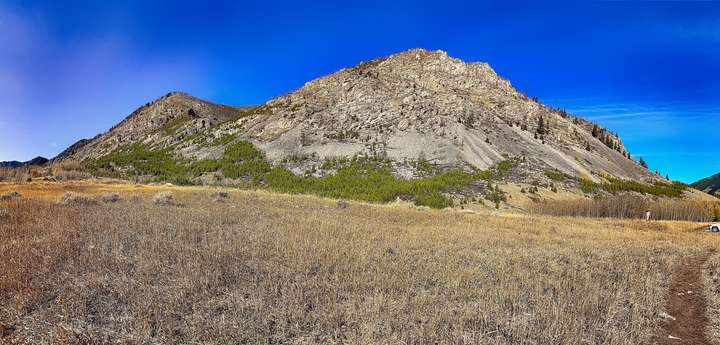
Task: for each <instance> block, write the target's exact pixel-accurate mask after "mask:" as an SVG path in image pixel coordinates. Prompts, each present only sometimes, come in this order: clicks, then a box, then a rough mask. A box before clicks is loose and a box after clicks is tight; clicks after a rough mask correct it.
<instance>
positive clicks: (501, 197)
mask: <svg viewBox="0 0 720 345" xmlns="http://www.w3.org/2000/svg"><path fill="white" fill-rule="evenodd" d="M485 199H487V200H488V201H491V202H492V203H494V204H495V208H496V209H499V208H500V203H502V202H507V194H506V193H505V192H504V191H503V190H501V189H500V186H498V185H495V187H493V186H492V185H490V186H489V188H488V191H487V193H485Z"/></svg>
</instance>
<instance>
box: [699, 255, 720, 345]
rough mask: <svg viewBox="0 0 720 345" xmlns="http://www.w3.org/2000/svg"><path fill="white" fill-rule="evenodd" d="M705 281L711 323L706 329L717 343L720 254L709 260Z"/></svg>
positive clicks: (718, 334) (719, 338)
mask: <svg viewBox="0 0 720 345" xmlns="http://www.w3.org/2000/svg"><path fill="white" fill-rule="evenodd" d="M703 278H704V279H703V282H704V283H705V290H704V291H705V299H706V300H707V304H708V310H707V315H708V316H710V317H709V318H708V321H709V324H708V327H707V329H706V332H707V336H708V338H709V339H712V340H713V341H714V342H715V343H720V318H718V315H720V254H716V255H714V256H712V257H711V258H710V260H708V262H707V264H706V265H705V271H704V274H703Z"/></svg>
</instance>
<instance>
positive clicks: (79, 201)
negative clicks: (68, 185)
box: [61, 192, 97, 206]
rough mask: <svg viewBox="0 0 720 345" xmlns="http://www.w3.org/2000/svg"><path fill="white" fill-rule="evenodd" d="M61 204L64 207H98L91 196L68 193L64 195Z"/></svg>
mask: <svg viewBox="0 0 720 345" xmlns="http://www.w3.org/2000/svg"><path fill="white" fill-rule="evenodd" d="M61 203H62V204H63V205H75V206H90V205H96V204H97V200H95V199H94V198H93V197H91V196H89V195H82V194H77V193H72V192H67V193H65V195H63V197H62V200H61Z"/></svg>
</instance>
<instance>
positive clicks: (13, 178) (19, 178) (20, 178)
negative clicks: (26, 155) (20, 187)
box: [0, 167, 32, 183]
mask: <svg viewBox="0 0 720 345" xmlns="http://www.w3.org/2000/svg"><path fill="white" fill-rule="evenodd" d="M29 181H32V176H31V175H30V169H28V168H27V167H23V168H0V182H14V183H25V182H29Z"/></svg>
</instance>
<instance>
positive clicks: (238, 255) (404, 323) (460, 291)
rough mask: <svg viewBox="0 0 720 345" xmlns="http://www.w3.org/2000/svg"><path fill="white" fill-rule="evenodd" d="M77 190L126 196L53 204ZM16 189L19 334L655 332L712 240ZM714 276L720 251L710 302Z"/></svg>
mask: <svg viewBox="0 0 720 345" xmlns="http://www.w3.org/2000/svg"><path fill="white" fill-rule="evenodd" d="M68 190H69V191H74V192H77V193H83V194H87V195H104V194H108V193H118V194H119V196H120V200H119V201H116V202H108V203H105V202H98V203H96V204H87V205H85V204H73V205H65V204H62V203H59V202H58V200H60V199H61V198H62V196H63V194H64V193H65V192H66V191H68ZM168 190H169V191H172V192H173V193H174V195H173V196H174V198H173V200H172V202H170V203H163V204H156V203H154V202H153V198H154V196H155V194H156V193H158V192H160V191H168ZM9 191H18V192H20V193H21V194H22V197H21V198H19V199H16V200H11V201H3V202H0V267H2V270H0V327H2V329H1V331H2V334H1V336H2V337H1V338H0V343H9V344H13V343H29V344H104V343H108V344H110V343H113V344H116V343H120V344H633V345H634V344H654V343H656V340H655V337H656V336H657V335H658V334H661V332H660V329H661V328H662V327H663V325H664V323H666V322H668V321H667V320H665V319H663V318H662V317H661V315H662V314H663V312H664V311H665V305H666V302H667V299H668V291H669V287H670V284H671V281H672V279H673V272H674V271H675V267H676V264H677V263H678V262H680V260H681V259H682V258H686V257H692V256H697V255H703V254H704V253H708V252H709V251H714V250H717V249H718V248H720V236H714V235H712V234H709V233H706V232H704V231H703V229H701V227H702V226H703V224H700V223H690V222H660V221H658V222H643V221H633V220H610V219H605V220H599V219H590V218H561V217H550V216H533V215H527V214H521V213H510V212H509V211H500V212H492V211H490V210H479V211H467V210H429V209H417V208H414V207H411V206H408V205H405V204H393V205H369V204H362V203H353V202H350V203H349V204H348V205H347V207H345V205H339V204H338V203H337V201H335V200H329V199H321V198H317V197H312V196H288V195H278V194H271V193H267V192H252V191H232V190H225V191H228V192H229V196H228V197H223V196H218V195H211V194H212V193H213V192H216V191H217V190H215V189H203V188H200V187H197V188H178V187H164V186H133V185H123V184H90V183H80V182H78V183H74V184H73V183H62V184H60V183H47V184H41V183H31V184H24V185H11V184H0V194H2V193H6V192H9ZM718 275H720V257H718V256H713V258H712V259H711V260H710V261H708V264H707V269H706V270H705V274H704V282H705V285H704V286H705V288H704V290H703V291H704V296H706V297H707V300H708V313H718V311H719V310H720V298H718V297H719V296H720V294H718V293H719V292H720V282H719V281H720V277H719V276H718ZM699 288H700V289H702V288H701V287H699ZM698 293H699V291H698ZM710 319H711V320H710V325H709V327H708V329H707V330H705V332H706V333H707V334H708V337H710V338H712V339H716V340H717V339H719V336H720V323H719V322H718V321H717V317H716V318H715V319H712V318H710ZM678 344H682V342H678Z"/></svg>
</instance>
